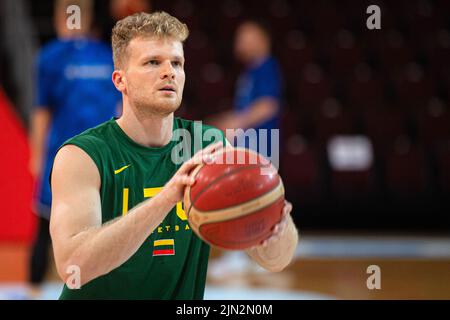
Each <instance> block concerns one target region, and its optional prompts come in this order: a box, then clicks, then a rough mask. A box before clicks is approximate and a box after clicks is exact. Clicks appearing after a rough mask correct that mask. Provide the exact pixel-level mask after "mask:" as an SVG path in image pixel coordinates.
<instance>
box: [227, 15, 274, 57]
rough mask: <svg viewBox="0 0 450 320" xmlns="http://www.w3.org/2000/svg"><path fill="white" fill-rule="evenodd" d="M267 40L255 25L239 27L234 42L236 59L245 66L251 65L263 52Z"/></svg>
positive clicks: (248, 24)
mask: <svg viewBox="0 0 450 320" xmlns="http://www.w3.org/2000/svg"><path fill="white" fill-rule="evenodd" d="M266 41H267V40H266V39H265V37H264V34H263V32H262V31H261V30H260V29H259V28H258V26H256V25H255V24H253V23H244V24H242V25H241V26H239V28H238V30H237V32H236V37H235V41H234V53H235V56H236V58H237V59H238V60H239V61H241V62H243V63H244V64H248V63H251V62H252V61H253V60H254V59H255V58H256V57H257V56H258V53H259V52H260V51H261V49H262V46H263V45H264V44H265V42H266Z"/></svg>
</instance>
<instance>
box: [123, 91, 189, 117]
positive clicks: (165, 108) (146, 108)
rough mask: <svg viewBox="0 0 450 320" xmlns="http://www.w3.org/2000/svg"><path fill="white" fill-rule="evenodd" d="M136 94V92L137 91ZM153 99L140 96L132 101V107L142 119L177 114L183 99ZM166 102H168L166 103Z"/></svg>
mask: <svg viewBox="0 0 450 320" xmlns="http://www.w3.org/2000/svg"><path fill="white" fill-rule="evenodd" d="M135 92H136V91H135ZM158 100H159V101H157V100H156V99H153V98H152V97H151V96H145V95H141V94H138V95H136V96H135V97H134V98H133V99H132V101H131V102H132V106H133V109H135V111H136V113H137V114H138V115H139V116H140V117H144V118H147V117H150V116H155V115H156V116H168V115H169V114H171V113H173V112H175V111H176V110H177V109H178V108H179V107H180V104H181V99H179V100H178V99H177V101H173V100H171V99H167V100H166V99H164V98H163V99H158ZM164 100H166V101H164Z"/></svg>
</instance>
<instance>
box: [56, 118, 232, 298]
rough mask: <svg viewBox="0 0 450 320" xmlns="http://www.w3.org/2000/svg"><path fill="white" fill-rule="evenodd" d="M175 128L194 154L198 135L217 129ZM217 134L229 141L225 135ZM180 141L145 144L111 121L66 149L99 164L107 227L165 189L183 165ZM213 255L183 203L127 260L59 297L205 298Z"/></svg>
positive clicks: (179, 122) (179, 123) (179, 124)
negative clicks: (178, 158) (177, 159)
mask: <svg viewBox="0 0 450 320" xmlns="http://www.w3.org/2000/svg"><path fill="white" fill-rule="evenodd" d="M173 128H174V130H175V129H185V130H187V131H188V132H189V133H190V134H191V137H192V148H191V155H193V154H194V151H195V150H194V142H193V141H194V131H196V132H197V133H198V132H200V134H202V133H204V132H205V130H206V129H213V130H218V129H215V128H212V127H210V126H205V125H203V126H201V125H200V124H199V123H195V122H193V121H188V120H184V119H180V118H176V117H174V126H173ZM216 133H218V135H220V137H221V139H222V141H223V142H224V143H225V141H224V136H223V133H222V132H220V131H218V132H216ZM197 138H198V136H197ZM182 140H184V139H183V138H181V139H180V141H182ZM201 140H203V139H201ZM212 140H213V141H208V142H200V141H199V142H198V143H200V145H201V146H202V147H205V146H206V145H208V144H210V143H213V142H215V141H214V139H212ZM180 141H176V140H174V141H171V142H169V143H168V144H167V145H165V146H163V147H161V148H149V147H145V146H142V145H140V144H138V143H136V142H134V141H133V140H131V138H129V137H128V136H127V135H126V134H125V132H123V131H122V129H121V128H120V127H119V125H118V124H117V123H116V121H115V119H114V118H113V119H111V120H109V121H107V122H105V123H103V124H101V125H99V126H97V127H95V128H92V129H89V130H87V131H85V132H83V133H81V134H79V135H77V136H75V137H73V138H71V139H70V140H68V141H66V142H65V143H64V144H63V146H64V145H68V144H72V145H76V146H78V147H79V148H81V149H83V150H84V151H85V152H86V153H87V154H88V155H89V156H90V157H91V158H92V160H93V161H94V162H95V164H96V166H97V168H98V171H99V173H100V177H101V189H100V196H101V206H102V222H103V223H106V222H108V221H110V220H112V219H115V218H117V217H120V216H123V215H126V214H128V212H129V211H130V210H131V209H132V208H133V207H134V206H136V205H137V204H139V203H140V202H142V201H144V200H146V199H148V198H151V197H153V196H155V195H156V194H157V193H158V192H159V191H160V190H161V189H162V187H163V186H164V185H165V184H166V182H168V181H169V179H170V178H171V177H172V176H173V175H174V173H175V172H176V171H177V170H178V168H179V167H180V166H181V164H175V163H174V162H173V161H172V160H171V153H172V149H173V148H174V147H176V146H180ZM197 148H198V146H197ZM131 214H132V213H131ZM117 245H120V244H117ZM209 251H210V247H209V246H208V245H207V244H206V243H205V242H203V241H202V240H200V239H199V238H198V237H197V236H196V235H195V233H194V232H193V231H192V230H191V229H190V227H189V224H188V221H187V218H186V214H185V212H184V208H183V204H182V203H181V202H180V203H178V204H177V205H176V206H175V207H174V208H173V209H172V210H171V211H170V212H169V214H168V215H167V216H166V218H165V219H164V221H163V222H162V223H161V224H160V225H159V227H157V228H156V229H155V230H154V231H153V232H152V234H151V235H150V236H149V237H148V238H147V239H146V240H145V242H144V243H143V244H142V245H141V246H140V248H139V249H138V251H137V252H136V253H135V254H134V255H133V256H132V257H131V258H130V259H129V260H128V261H126V262H125V263H123V264H122V265H121V266H120V267H118V268H116V269H114V270H113V271H111V272H109V273H108V274H106V275H103V276H101V277H99V278H96V279H94V280H92V281H90V282H89V283H87V284H85V285H83V286H82V287H81V288H80V289H73V290H72V289H69V288H68V287H67V286H64V288H63V291H62V294H61V296H60V299H203V294H204V289H205V281H206V270H207V265H208V257H209ZM81 272H83V270H81Z"/></svg>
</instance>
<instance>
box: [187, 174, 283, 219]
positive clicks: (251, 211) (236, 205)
mask: <svg viewBox="0 0 450 320" xmlns="http://www.w3.org/2000/svg"><path fill="white" fill-rule="evenodd" d="M280 184H281V188H282V190H284V186H283V182H282V181H281V179H280V182H279V184H278V185H277V186H276V187H275V188H274V189H272V190H269V191H267V192H266V193H263V194H261V195H259V196H258V197H256V198H254V199H251V200H248V201H246V202H242V203H239V204H235V205H232V206H230V207H227V208H226V210H228V209H232V208H235V207H239V206H242V205H245V204H247V203H249V202H251V201H253V200H258V199H260V198H262V197H264V196H266V195H267V194H269V193H271V192H273V191H275V190H276V189H277V188H278V187H279V185H280ZM283 194H284V192H283ZM278 199H279V198H276V199H275V200H273V201H272V202H269V203H268V204H266V205H265V206H263V207H261V208H257V209H254V210H250V211H248V212H246V213H245V214H243V215H244V216H246V215H249V214H252V213H254V212H256V211H259V210H262V209H265V208H267V207H268V206H270V205H272V204H274V203H275V202H277V201H278ZM195 209H196V210H197V212H208V213H214V211H222V210H223V209H219V210H209V211H203V210H198V209H197V208H195ZM233 219H235V218H230V219H223V220H216V221H213V222H207V223H205V224H208V223H216V222H223V221H229V220H233ZM202 225H203V224H202Z"/></svg>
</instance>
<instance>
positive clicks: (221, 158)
mask: <svg viewBox="0 0 450 320" xmlns="http://www.w3.org/2000/svg"><path fill="white" fill-rule="evenodd" d="M193 174H194V175H195V180H196V182H195V184H194V185H193V186H192V187H187V188H186V189H185V193H184V207H185V210H186V214H187V217H188V222H189V225H190V226H191V228H192V230H194V232H195V233H196V234H197V235H198V236H199V237H200V238H201V239H203V240H204V241H206V242H207V243H209V244H211V245H213V246H216V247H220V248H223V249H230V250H242V249H246V248H249V247H252V246H254V245H258V244H259V243H260V242H261V241H263V240H265V239H266V238H268V237H269V236H270V235H271V232H272V228H273V227H274V226H275V225H276V224H277V223H278V222H280V220H281V216H282V209H283V207H284V187H283V182H282V180H281V178H280V176H279V175H278V173H277V170H276V168H275V167H274V166H273V165H272V164H270V162H269V161H268V160H267V159H265V158H264V157H262V156H261V155H259V154H258V153H256V152H253V151H250V150H248V149H242V148H226V149H223V150H222V151H219V152H218V153H217V154H216V156H215V160H214V162H213V163H208V164H203V165H199V166H197V167H196V168H195V170H194V172H193Z"/></svg>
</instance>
